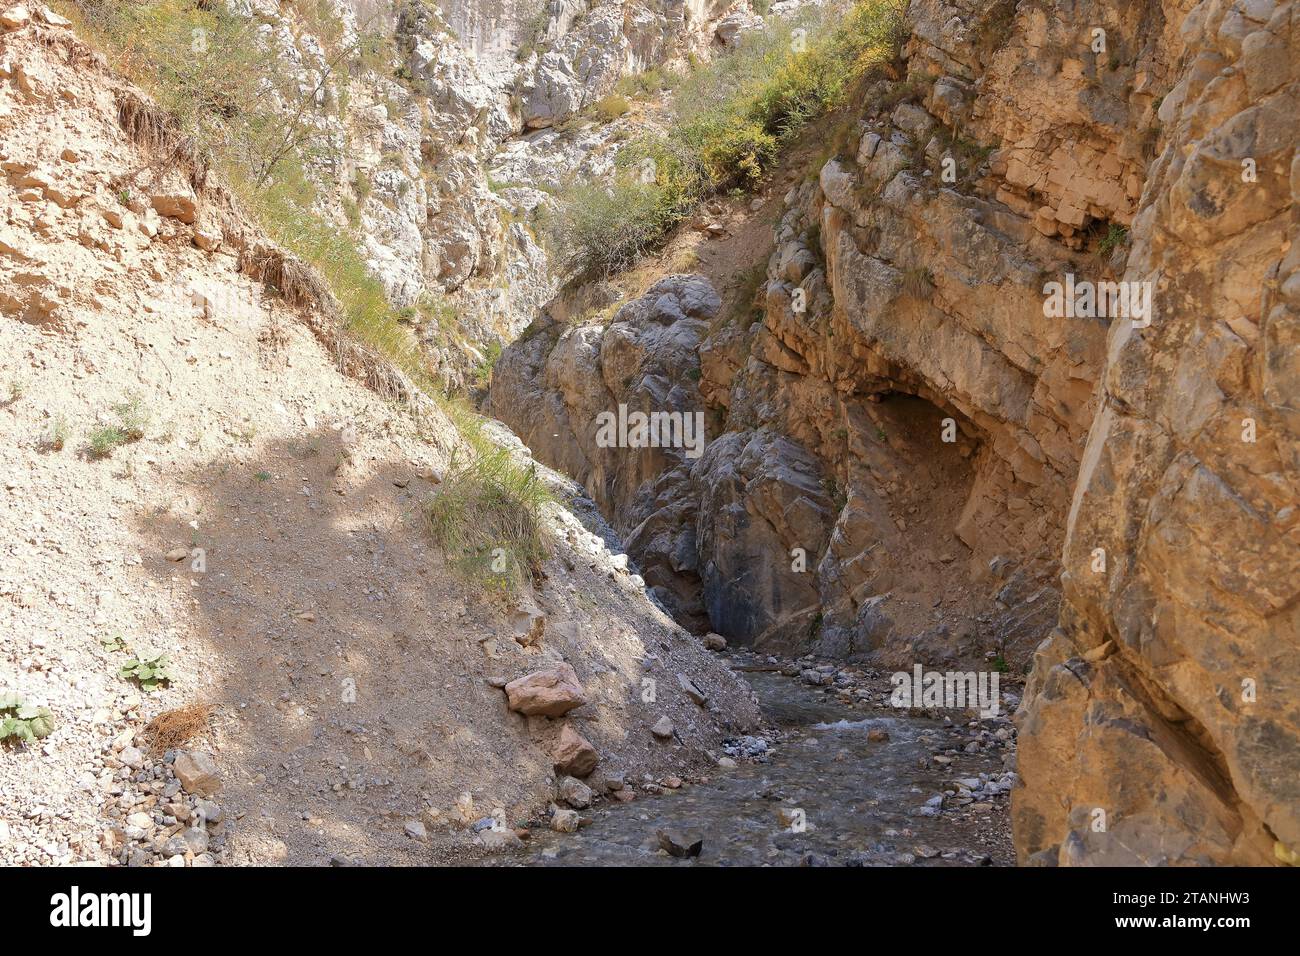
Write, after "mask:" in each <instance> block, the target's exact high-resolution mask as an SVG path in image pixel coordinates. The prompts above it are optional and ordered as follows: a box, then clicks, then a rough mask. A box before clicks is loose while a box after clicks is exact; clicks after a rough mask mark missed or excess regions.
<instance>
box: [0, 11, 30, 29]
mask: <svg viewBox="0 0 1300 956" xmlns="http://www.w3.org/2000/svg"><path fill="white" fill-rule="evenodd" d="M31 18H32V15H31V12H30V11H29V10H28V9H27V8H26V7H22V6H19V7H10V8H9V9H8V10H4V11H0V25H3V26H4V28H5V29H6V30H17V29H19V28H20V27H24V26H26V25H27V21H29V20H30V19H31Z"/></svg>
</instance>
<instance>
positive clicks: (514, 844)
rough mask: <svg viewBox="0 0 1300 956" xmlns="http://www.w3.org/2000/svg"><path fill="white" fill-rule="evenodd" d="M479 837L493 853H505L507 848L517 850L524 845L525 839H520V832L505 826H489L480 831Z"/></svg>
mask: <svg viewBox="0 0 1300 956" xmlns="http://www.w3.org/2000/svg"><path fill="white" fill-rule="evenodd" d="M477 839H478V841H479V842H480V843H482V844H483V845H484V846H485V847H487V848H488V850H489V851H491V852H492V853H504V852H506V851H507V850H517V849H519V848H520V847H522V846H523V845H524V841H523V840H522V839H520V837H519V834H518V833H516V832H515V831H514V830H509V829H506V828H504V827H502V828H501V829H493V828H489V829H487V830H483V831H480V833H479V834H478V837H477Z"/></svg>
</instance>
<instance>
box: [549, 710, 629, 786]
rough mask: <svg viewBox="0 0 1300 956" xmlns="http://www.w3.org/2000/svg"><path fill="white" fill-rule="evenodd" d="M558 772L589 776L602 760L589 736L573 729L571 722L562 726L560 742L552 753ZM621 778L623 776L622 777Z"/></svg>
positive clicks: (574, 775)
mask: <svg viewBox="0 0 1300 956" xmlns="http://www.w3.org/2000/svg"><path fill="white" fill-rule="evenodd" d="M552 756H553V757H554V760H555V771H556V773H561V774H566V775H568V776H571V777H579V778H581V777H587V776H589V775H590V774H591V773H592V772H593V771H594V770H595V769H596V765H597V764H598V763H599V762H600V755H599V754H598V753H597V752H596V748H595V747H593V746H592V745H591V743H590V742H589V741H588V740H587V738H585V737H583V736H582V734H580V733H578V732H577V731H576V730H574V729H573V726H572V725H571V724H565V725H564V726H563V727H561V728H560V742H559V744H558V745H557V746H556V748H555V752H554V754H553V755H552ZM620 780H621V778H620Z"/></svg>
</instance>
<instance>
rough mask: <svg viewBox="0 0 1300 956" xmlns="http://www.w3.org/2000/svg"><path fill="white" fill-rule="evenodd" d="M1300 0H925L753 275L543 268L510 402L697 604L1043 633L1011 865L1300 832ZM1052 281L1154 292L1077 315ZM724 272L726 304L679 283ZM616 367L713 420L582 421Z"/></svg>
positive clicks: (1120, 859) (1015, 641) (709, 608)
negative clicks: (1054, 291) (602, 287)
mask: <svg viewBox="0 0 1300 956" xmlns="http://www.w3.org/2000/svg"><path fill="white" fill-rule="evenodd" d="M1298 9H1300V8H1297V5H1296V4H1293V3H1278V2H1273V0H1204V2H1199V3H1197V2H1194V0H1164V2H1161V0H1146V2H1140V3H1135V4H1105V3H1100V2H1091V0H1085V2H1082V3H1066V2H1064V0H1048V2H1046V3H1033V4H1029V3H1016V2H1007V0H999V2H994V3H990V4H981V3H974V2H964V0H963V2H943V0H914V2H912V3H911V4H909V11H908V15H909V21H910V22H911V24H912V27H913V31H914V32H913V38H912V40H911V41H910V42H909V44H908V48H907V51H906V53H907V57H906V63H905V65H904V66H903V67H902V69H901V70H899V72H898V73H897V74H896V75H895V77H893V78H890V79H881V80H879V81H877V82H875V83H873V85H871V86H869V87H868V88H867V89H866V90H865V91H864V92H863V95H861V96H860V97H858V98H857V99H856V100H855V102H856V103H862V104H865V105H864V106H862V107H855V109H856V110H857V114H856V115H854V116H851V117H849V118H848V122H847V123H845V124H843V125H841V126H840V127H839V128H838V129H837V130H833V133H834V135H832V131H831V130H828V129H823V130H821V131H820V132H821V133H822V134H823V135H825V136H826V139H827V140H828V141H831V140H833V145H832V155H831V156H830V158H829V159H825V158H824V154H823V158H822V159H821V160H819V161H818V162H817V163H816V164H815V165H814V166H813V167H812V168H810V169H807V170H805V169H798V170H793V169H792V170H789V171H788V172H787V173H785V174H784V175H783V174H782V173H781V172H778V174H777V175H776V176H774V177H773V180H774V182H773V183H772V184H769V185H768V187H766V188H776V184H777V183H782V186H783V188H786V189H787V190H788V191H786V192H785V194H784V198H783V203H782V207H781V208H780V209H779V210H778V216H777V217H776V218H777V223H776V228H775V230H774V233H773V236H772V240H773V246H772V251H771V255H770V257H768V258H767V261H766V270H765V272H764V273H763V274H762V275H761V276H760V277H758V279H757V282H756V294H755V296H754V298H753V306H754V307H753V308H752V309H751V308H749V305H750V303H749V301H748V299H747V298H746V297H744V296H739V297H738V296H737V294H736V289H735V287H734V285H732V283H734V282H735V277H736V276H737V275H739V274H741V271H742V270H745V269H746V268H749V267H751V266H752V265H753V263H752V262H744V261H731V262H730V263H728V264H727V265H729V266H730V270H729V271H728V270H727V269H724V268H723V267H721V266H718V265H716V264H713V263H711V262H710V263H709V264H706V265H701V267H700V272H701V275H698V276H672V277H669V278H667V279H663V280H661V282H662V283H667V285H658V286H649V285H643V286H642V288H643V289H647V291H645V292H644V293H641V294H638V295H634V296H632V297H630V298H629V301H628V302H627V303H626V304H624V305H623V306H622V308H621V309H618V310H609V311H612V312H613V318H612V321H605V320H603V319H600V318H597V319H591V320H586V321H579V322H576V323H571V322H569V321H568V320H567V319H566V318H564V314H563V313H564V309H565V308H566V306H565V305H564V303H558V304H553V306H552V308H551V309H550V310H548V313H549V312H553V313H554V315H551V314H547V315H544V316H543V317H542V319H540V320H539V321H538V322H537V323H536V324H535V325H534V327H533V328H532V329H531V330H530V332H529V334H527V335H526V336H525V337H524V340H523V341H521V342H520V343H518V344H516V345H515V346H513V347H512V348H511V349H508V350H507V352H506V354H505V355H504V356H503V358H502V360H501V362H500V363H499V365H498V373H499V374H498V378H497V379H496V380H495V381H494V382H493V386H492V397H491V403H492V409H493V411H494V412H495V413H496V414H498V415H500V416H501V417H503V418H504V419H505V420H507V421H509V422H510V423H511V424H512V425H514V426H515V427H516V429H517V430H518V431H519V433H520V434H521V436H523V438H524V440H525V441H527V442H528V443H529V444H530V445H531V446H532V447H533V449H534V451H535V452H536V453H537V454H538V456H539V457H540V458H542V459H543V460H547V461H554V462H555V463H556V464H557V465H559V466H560V467H563V468H565V469H566V470H567V471H569V472H570V473H571V474H573V475H574V476H575V477H577V478H578V479H579V480H581V481H584V482H585V484H586V486H587V489H588V492H589V493H590V494H591V496H592V497H593V499H594V500H595V501H596V502H597V503H598V504H600V505H601V507H602V508H604V510H605V511H606V513H607V514H610V515H611V517H612V518H613V520H614V523H615V524H616V526H618V527H619V529H620V530H621V531H623V532H624V533H625V535H626V540H627V542H628V547H629V552H630V554H631V556H632V557H633V559H634V560H635V561H636V562H637V564H638V566H639V567H638V569H639V570H640V571H641V573H642V574H644V575H645V578H646V581H647V583H649V584H651V585H652V586H653V590H654V591H655V593H656V594H657V596H658V597H659V598H660V599H661V600H662V601H663V603H664V604H665V606H667V607H669V608H671V609H672V610H673V612H674V613H675V614H676V615H677V617H678V620H682V621H689V622H690V623H691V624H692V626H698V627H699V629H700V630H701V632H703V631H704V630H706V629H712V630H716V631H717V632H719V633H720V634H722V635H724V637H726V638H727V639H728V640H729V641H733V642H738V643H741V644H753V645H755V646H757V647H759V648H771V649H774V650H783V651H788V650H797V651H814V652H818V653H822V654H826V655H829V656H833V657H839V658H844V657H849V658H853V657H864V658H867V659H871V660H875V661H898V662H907V663H908V664H909V666H910V663H911V662H916V661H920V662H924V663H926V664H937V663H941V662H943V661H944V660H950V659H954V658H955V659H971V658H974V659H977V660H984V659H987V658H988V657H991V656H993V655H994V654H995V653H996V654H999V655H1004V656H1005V657H1006V658H1007V659H1008V660H1009V661H1010V662H1011V665H1012V666H1013V667H1015V668H1019V667H1021V666H1023V665H1025V664H1026V663H1027V662H1028V660H1029V658H1030V657H1031V655H1032V654H1033V649H1034V648H1035V647H1036V646H1039V645H1040V643H1041V647H1040V648H1039V650H1038V651H1037V654H1036V656H1035V658H1034V663H1033V672H1032V677H1031V680H1030V682H1029V684H1028V686H1027V688H1026V694H1025V701H1024V705H1023V708H1022V711H1021V715H1020V721H1021V736H1020V742H1021V743H1020V746H1021V753H1020V769H1021V772H1022V776H1023V780H1022V786H1021V787H1020V788H1019V789H1018V791H1017V794H1016V799H1015V816H1016V841H1017V846H1018V851H1019V853H1020V857H1021V860H1022V862H1031V863H1051V864H1059V865H1089V864H1186V863H1268V862H1273V861H1277V860H1286V859H1294V858H1295V852H1296V848H1297V841H1298V840H1300V832H1298V829H1297V828H1298V827H1300V816H1298V814H1300V740H1298V739H1297V736H1298V735H1300V712H1298V711H1297V709H1296V703H1295V702H1296V699H1297V698H1296V689H1297V688H1300V654H1297V651H1300V647H1298V646H1297V645H1298V644H1300V637H1298V635H1300V628H1298V627H1297V619H1296V617H1297V613H1298V612H1297V605H1300V601H1298V600H1297V592H1298V591H1300V574H1298V573H1297V571H1298V570H1300V531H1297V526H1298V525H1300V517H1298V516H1297V512H1296V504H1295V502H1296V500H1297V494H1296V492H1297V488H1296V482H1297V479H1296V475H1297V464H1300V461H1297V458H1298V456H1300V441H1298V440H1297V439H1298V438H1300V418H1298V417H1297V413H1296V408H1295V403H1296V398H1295V396H1296V394H1297V385H1300V382H1298V381H1297V379H1298V378H1300V366H1298V365H1297V359H1296V355H1297V341H1298V340H1300V333H1298V332H1297V303H1298V301H1300V298H1298V297H1300V272H1298V271H1297V270H1298V267H1300V252H1297V251H1296V248H1295V245H1294V239H1295V235H1294V233H1295V231H1296V228H1297V226H1296V214H1295V205H1294V203H1295V197H1296V193H1297V190H1298V189H1300V166H1298V165H1297V160H1296V156H1295V145H1296V142H1297V139H1298V138H1300V137H1297V132H1298V130H1297V123H1298V122H1300V104H1298V103H1297V75H1296V71H1297V64H1298V63H1300V57H1298V56H1297V49H1296V44H1297V34H1296V31H1297V29H1298V26H1297V21H1298V19H1300V13H1298V12H1297V10H1298ZM837 119H842V118H837ZM829 125H830V124H828V126H829ZM805 173H811V174H812V175H805ZM715 212H716V211H715V210H711V214H714V213H715ZM742 220H743V216H739V215H733V216H731V217H730V218H729V220H728V223H727V226H726V228H725V229H723V230H722V232H723V233H734V232H736V231H738V230H743V229H745V228H746V226H745V224H744V223H743V221H742ZM770 221H771V219H769V220H768V222H770ZM708 241H709V242H712V239H710V240H708ZM710 248H712V249H724V248H726V247H725V245H724V244H723V241H722V240H719V241H718V242H717V243H715V244H714V246H712V247H710ZM708 251H709V249H703V250H702V251H701V255H700V258H701V259H705V258H707V256H706V255H705V253H706V252H708ZM665 261H667V257H666V256H665ZM665 271H669V270H665ZM1067 277H1068V279H1069V281H1070V282H1071V283H1074V282H1076V281H1077V282H1081V283H1088V284H1101V283H1120V282H1123V283H1132V284H1134V285H1132V288H1133V289H1134V290H1141V289H1147V290H1148V291H1149V292H1150V294H1151V302H1152V314H1151V315H1150V316H1149V319H1150V321H1149V322H1147V321H1144V320H1143V319H1142V317H1140V316H1134V315H1132V314H1126V313H1124V312H1123V311H1122V310H1120V311H1116V309H1115V308H1113V307H1112V308H1111V309H1108V310H1106V311H1105V312H1104V313H1103V314H1095V315H1093V316H1092V317H1089V316H1087V315H1071V316H1062V315H1057V314H1054V313H1053V312H1052V311H1051V310H1050V309H1049V308H1048V307H1047V305H1046V300H1047V298H1048V292H1049V289H1050V285H1049V283H1052V282H1058V283H1061V282H1065V281H1066V280H1067ZM705 281H708V282H711V283H712V285H713V288H714V289H715V291H716V292H717V293H718V299H719V302H720V303H723V302H730V303H732V305H731V306H730V307H728V306H724V305H721V304H720V305H719V306H716V307H712V308H709V309H707V310H705V311H703V312H700V313H697V314H691V313H689V312H688V311H687V310H683V309H681V308H680V307H679V305H680V297H681V295H682V293H683V292H684V290H685V289H687V288H688V287H692V288H698V286H699V283H701V282H705ZM1116 288H1118V286H1117V287H1116ZM737 303H739V307H736V304H737ZM606 314H608V312H607V313H606ZM664 343H671V346H672V347H671V348H670V349H666V348H665V347H664ZM593 370H594V371H595V372H596V374H595V375H592V371H593ZM593 380H594V384H593ZM619 402H625V403H629V404H637V407H642V408H646V409H647V410H648V409H651V408H661V409H674V410H686V409H691V408H694V407H702V408H703V409H704V410H705V411H706V413H707V421H708V447H707V448H706V450H705V451H704V453H703V455H702V456H701V457H699V458H698V459H688V458H686V457H685V456H683V455H679V454H676V453H673V452H668V453H665V452H664V451H663V450H661V449H644V450H641V451H640V452H639V453H638V452H635V451H629V450H628V449H608V448H598V447H596V446H595V443H594V441H593V439H592V436H593V435H594V424H593V423H594V418H595V416H596V415H597V414H598V413H599V412H601V411H607V410H611V409H613V408H614V407H615V405H616V404H617V403H619ZM638 403H639V404H638ZM945 434H946V435H947V436H950V437H951V438H952V440H946V438H945V437H944V436H945ZM798 554H802V555H803V556H804V557H806V566H804V567H799V566H798V565H799V561H798V560H797V556H798ZM1044 638H1047V639H1046V640H1045V641H1044Z"/></svg>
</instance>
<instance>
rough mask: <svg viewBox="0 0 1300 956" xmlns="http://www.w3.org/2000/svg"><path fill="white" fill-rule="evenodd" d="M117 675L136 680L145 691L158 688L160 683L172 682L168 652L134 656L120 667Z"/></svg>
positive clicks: (124, 678)
mask: <svg viewBox="0 0 1300 956" xmlns="http://www.w3.org/2000/svg"><path fill="white" fill-rule="evenodd" d="M117 676H118V677H120V678H122V679H123V680H134V681H136V683H138V684H139V685H140V688H141V690H145V691H154V690H157V689H158V687H159V686H160V685H162V684H169V683H171V679H172V675H171V672H170V671H169V670H168V664H167V655H166V654H153V655H151V656H146V657H133V658H131V659H130V660H129V661H127V662H126V663H125V664H123V665H122V666H121V667H120V668H118V671H117Z"/></svg>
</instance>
